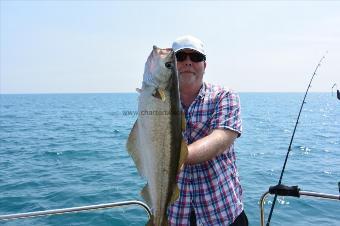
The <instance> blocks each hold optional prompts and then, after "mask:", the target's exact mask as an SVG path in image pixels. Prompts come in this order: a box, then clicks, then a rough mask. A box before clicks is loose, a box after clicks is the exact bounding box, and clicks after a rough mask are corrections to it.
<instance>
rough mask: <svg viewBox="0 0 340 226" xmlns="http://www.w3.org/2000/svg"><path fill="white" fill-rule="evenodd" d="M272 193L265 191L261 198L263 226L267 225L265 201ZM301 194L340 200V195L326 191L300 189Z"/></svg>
mask: <svg viewBox="0 0 340 226" xmlns="http://www.w3.org/2000/svg"><path fill="white" fill-rule="evenodd" d="M268 195H270V193H269V191H267V192H265V193H264V194H263V195H262V196H261V199H260V210H261V211H260V215H261V219H260V221H261V226H264V225H265V222H264V201H265V199H266V198H267V196H268ZM299 195H300V196H309V197H316V198H322V199H329V200H336V201H340V195H333V194H325V193H318V192H311V191H299Z"/></svg>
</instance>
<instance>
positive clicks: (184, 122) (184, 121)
mask: <svg viewBox="0 0 340 226" xmlns="http://www.w3.org/2000/svg"><path fill="white" fill-rule="evenodd" d="M181 123H182V131H185V128H186V124H187V122H186V120H185V114H184V111H182V117H181Z"/></svg>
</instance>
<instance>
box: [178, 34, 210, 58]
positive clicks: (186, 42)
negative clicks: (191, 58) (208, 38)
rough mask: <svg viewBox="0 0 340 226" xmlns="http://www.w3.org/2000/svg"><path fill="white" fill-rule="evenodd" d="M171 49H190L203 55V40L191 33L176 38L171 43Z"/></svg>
mask: <svg viewBox="0 0 340 226" xmlns="http://www.w3.org/2000/svg"><path fill="white" fill-rule="evenodd" d="M172 49H173V50H174V52H175V53H176V52H178V51H180V50H182V49H192V50H195V51H197V52H199V53H202V54H203V55H204V56H205V51H204V44H203V42H202V41H201V40H199V39H198V38H196V37H194V36H191V35H185V36H182V37H179V38H177V39H176V40H175V41H174V42H173V43H172Z"/></svg>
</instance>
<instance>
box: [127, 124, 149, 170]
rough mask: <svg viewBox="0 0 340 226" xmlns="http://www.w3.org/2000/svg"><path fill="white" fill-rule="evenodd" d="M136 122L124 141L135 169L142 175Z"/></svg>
mask: <svg viewBox="0 0 340 226" xmlns="http://www.w3.org/2000/svg"><path fill="white" fill-rule="evenodd" d="M138 143H139V142H138V122H137V121H136V122H135V124H134V125H133V127H132V129H131V132H130V135H129V138H128V141H127V143H126V148H127V151H128V152H129V154H130V156H131V157H132V159H133V161H134V162H135V165H136V167H137V170H138V172H139V174H140V175H141V176H144V175H145V174H144V169H143V164H142V160H141V156H140V151H139V150H138V147H139V145H138Z"/></svg>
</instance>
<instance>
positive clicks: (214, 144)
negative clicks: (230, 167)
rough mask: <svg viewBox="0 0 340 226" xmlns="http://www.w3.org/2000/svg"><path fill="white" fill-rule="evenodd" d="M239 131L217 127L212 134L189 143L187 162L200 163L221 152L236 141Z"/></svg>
mask: <svg viewBox="0 0 340 226" xmlns="http://www.w3.org/2000/svg"><path fill="white" fill-rule="evenodd" d="M237 136H238V133H237V132H234V131H232V130H225V129H215V130H213V132H212V133H211V134H209V135H208V136H206V137H203V138H201V139H199V140H197V141H195V142H194V143H192V144H190V145H188V158H187V160H186V164H198V163H202V162H205V161H208V160H210V159H213V158H214V157H216V156H217V155H219V154H221V153H222V152H223V151H225V150H226V149H227V148H229V147H230V145H232V144H233V143H234V140H235V139H236V138H237Z"/></svg>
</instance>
